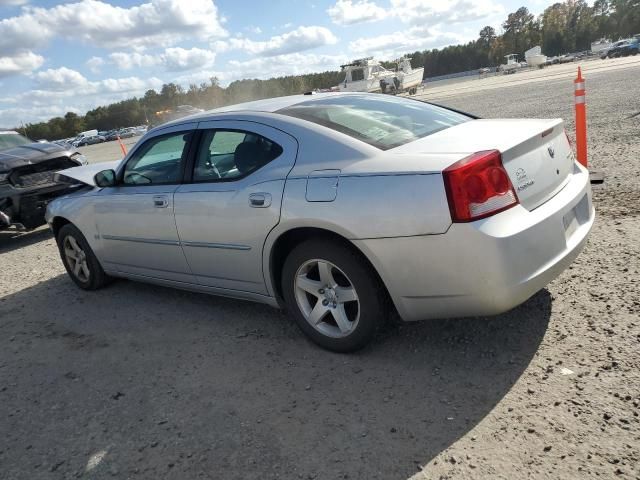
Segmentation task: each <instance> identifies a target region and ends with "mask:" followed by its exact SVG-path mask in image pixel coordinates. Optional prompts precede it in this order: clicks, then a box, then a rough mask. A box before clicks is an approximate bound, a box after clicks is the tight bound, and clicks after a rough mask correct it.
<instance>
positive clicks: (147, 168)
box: [123, 132, 191, 185]
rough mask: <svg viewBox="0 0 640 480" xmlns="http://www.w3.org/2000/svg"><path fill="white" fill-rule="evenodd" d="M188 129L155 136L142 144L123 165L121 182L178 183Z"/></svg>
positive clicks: (185, 151)
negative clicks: (185, 131)
mask: <svg viewBox="0 0 640 480" xmlns="http://www.w3.org/2000/svg"><path fill="white" fill-rule="evenodd" d="M190 136H191V134H190V133H184V132H180V133H173V134H169V135H163V136H161V137H155V138H152V139H150V140H148V141H147V142H145V144H144V145H142V146H141V147H140V148H139V149H138V150H136V152H135V153H134V154H133V156H132V157H131V159H129V161H128V162H127V164H126V165H125V169H124V175H123V182H124V184H125V185H148V184H153V185H157V184H164V183H178V182H179V181H180V179H181V176H182V165H183V164H184V161H185V157H186V154H187V147H188V144H189V137H190Z"/></svg>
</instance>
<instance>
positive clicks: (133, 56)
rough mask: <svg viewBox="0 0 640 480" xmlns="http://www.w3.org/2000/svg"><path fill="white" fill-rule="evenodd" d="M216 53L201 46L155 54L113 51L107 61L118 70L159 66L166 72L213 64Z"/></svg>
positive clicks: (175, 48) (205, 66)
mask: <svg viewBox="0 0 640 480" xmlns="http://www.w3.org/2000/svg"><path fill="white" fill-rule="evenodd" d="M215 59H216V53H215V52H214V51H211V50H204V49H202V48H195V47H194V48H190V49H187V48H180V47H171V48H166V49H165V50H164V52H163V53H158V54H156V55H152V54H147V53H139V52H114V53H111V54H110V55H109V61H110V62H111V63H113V64H114V65H115V66H116V67H117V68H118V69H120V70H131V69H133V68H149V67H156V66H160V67H162V68H163V69H164V70H165V71H168V72H182V71H186V70H193V69H195V68H208V67H211V66H212V65H213V63H214V62H215Z"/></svg>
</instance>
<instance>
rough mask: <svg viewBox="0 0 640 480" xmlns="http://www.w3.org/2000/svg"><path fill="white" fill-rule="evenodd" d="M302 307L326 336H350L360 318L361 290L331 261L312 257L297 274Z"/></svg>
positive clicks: (315, 326) (312, 324)
mask: <svg viewBox="0 0 640 480" xmlns="http://www.w3.org/2000/svg"><path fill="white" fill-rule="evenodd" d="M294 289H295V297H296V302H297V304H298V307H299V308H300V311H301V312H302V315H303V316H304V318H305V319H306V320H307V322H309V324H310V325H311V326H312V327H313V328H315V329H316V330H318V331H319V332H320V333H322V334H323V335H327V336H329V337H333V338H341V337H346V336H347V335H349V334H350V333H351V332H353V330H354V329H355V328H356V326H357V325H358V321H359V319H360V301H359V299H358V293H357V292H356V289H355V287H354V285H353V283H352V282H351V280H349V277H347V275H346V274H345V273H344V272H343V271H342V270H340V269H339V268H338V267H337V266H336V265H334V264H333V263H331V262H329V261H327V260H319V259H314V260H308V261H306V262H305V263H303V264H302V266H300V268H299V269H298V271H297V273H296V275H295V277H294Z"/></svg>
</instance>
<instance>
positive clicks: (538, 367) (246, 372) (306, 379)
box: [0, 66, 640, 479]
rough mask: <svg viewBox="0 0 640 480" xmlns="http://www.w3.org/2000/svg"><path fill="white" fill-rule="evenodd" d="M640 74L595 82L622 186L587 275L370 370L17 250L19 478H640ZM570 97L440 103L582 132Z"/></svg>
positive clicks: (4, 278) (6, 402)
mask: <svg viewBox="0 0 640 480" xmlns="http://www.w3.org/2000/svg"><path fill="white" fill-rule="evenodd" d="M639 75H640V68H639V67H637V66H630V67H628V68H625V69H620V70H615V71H610V72H602V71H600V72H593V73H592V74H591V75H589V76H588V78H587V88H588V91H587V96H588V112H589V118H590V125H589V128H590V130H589V140H590V162H591V163H592V165H593V167H594V168H597V169H601V170H603V171H604V172H605V173H606V175H607V179H606V183H605V184H604V186H602V187H599V188H598V189H597V190H596V191H595V196H594V200H595V205H596V209H597V214H598V218H597V221H596V225H595V227H594V230H593V233H592V235H591V239H590V242H589V244H588V245H587V247H586V249H585V251H584V252H583V254H582V255H581V256H580V257H579V258H578V260H577V261H576V262H575V264H574V265H573V266H572V268H570V269H569V270H567V271H566V272H565V273H563V274H562V275H561V276H560V278H558V279H557V280H556V281H554V282H553V283H552V284H551V285H549V286H548V288H546V289H544V290H542V291H540V292H539V293H538V294H536V295H535V296H534V297H533V298H531V299H530V300H529V301H527V302H526V303H525V304H523V305H521V306H520V307H518V308H516V309H514V310H513V311H511V312H509V313H506V314H504V315H500V316H497V317H492V318H471V319H461V320H442V321H432V322H422V323H415V324H407V325H401V326H395V327H390V328H388V329H387V330H386V331H385V332H384V333H383V334H382V335H381V336H380V338H378V339H377V341H376V342H375V343H374V344H373V345H372V346H371V347H370V348H368V349H366V350H365V351H362V352H360V353H358V354H355V355H337V354H332V353H328V352H325V351H323V350H320V349H318V348H316V347H314V346H312V345H311V344H310V343H309V342H307V341H306V340H305V339H304V338H303V337H302V336H301V335H300V334H299V333H298V331H297V329H296V327H295V326H294V325H293V324H292V323H291V322H290V321H289V320H288V319H287V318H286V317H285V316H284V315H283V314H282V313H280V312H278V311H276V310H273V309H270V308H269V307H265V306H262V305H254V304H250V303H243V302H239V301H234V300H228V299H221V298H215V297H209V296H205V295H199V294H192V293H186V292H180V291H175V290H168V289H164V288H160V287H155V286H149V285H143V284H136V283H132V282H127V281H119V282H116V283H114V284H113V285H112V286H110V287H109V288H106V289H104V290H101V291H98V292H94V293H86V292H83V291H80V290H79V289H77V288H76V287H75V286H74V285H73V284H72V283H71V282H70V280H68V279H67V278H66V276H65V274H64V271H63V268H62V266H61V264H60V261H59V260H58V256H57V251H56V248H55V244H54V241H53V239H52V237H51V236H50V234H49V233H48V232H47V231H46V230H44V229H40V230H37V231H35V232H31V233H27V234H21V235H16V234H12V233H8V232H4V233H0V255H1V257H0V258H1V259H2V270H1V272H2V274H1V278H0V297H1V298H0V327H1V328H2V336H1V337H0V431H1V432H3V434H4V435H3V436H2V438H1V439H0V471H2V472H3V473H2V478H6V479H40V478H46V479H49V478H51V479H63V478H64V479H67V478H74V477H83V478H152V479H156V478H171V479H172V478H175V479H185V478H211V479H214V478H216V479H217V478H224V479H253V478H256V479H257V478H260V479H271V478H281V479H290V478H303V479H338V478H350V479H377V478H379V479H406V478H408V477H411V476H413V475H415V479H454V478H455V479H458V478H482V479H484V478H503V479H514V478H525V477H526V478H534V479H548V478H561V479H569V478H576V479H578V478H579V479H583V478H595V477H598V478H629V479H631V478H636V479H637V478H640V467H639V462H638V460H639V458H640V433H639V429H638V426H639V419H638V414H639V412H640V403H639V402H640V398H639V397H640V380H639V376H640V370H639V367H640V353H639V347H640V325H639V324H640V320H639V315H638V312H639V310H640V293H639V291H640V288H639V285H638V279H639V275H638V268H639V257H640V242H638V238H639V237H640V226H639V223H638V216H639V213H640V201H639V200H640V180H639V178H640V175H639V173H640V172H639V168H640V167H639V164H638V158H640V146H639V144H638V141H637V139H638V133H639V132H640V129H639V127H640V125H639V123H640V116H639V115H637V113H638V112H639V111H640V100H639V99H638V96H637V79H638V76H639ZM572 89H573V85H572V82H571V81H570V80H567V79H566V78H565V79H556V80H546V81H544V82H538V83H536V84H531V85H517V86H511V87H504V88H500V89H490V90H485V91H477V92H475V93H474V92H467V93H464V94H460V95H457V96H455V97H450V96H446V95H443V97H442V99H441V101H442V102H443V103H446V104H448V105H451V106H455V107H458V108H461V109H464V110H468V111H470V112H474V113H477V114H479V115H481V116H485V117H504V116H507V117H563V118H565V119H570V118H571V117H572V100H573V99H572V94H573V92H572ZM435 100H438V98H435ZM634 115H636V116H634ZM568 124H569V128H570V129H571V128H572V122H571V121H569V122H568ZM116 146H117V145H116ZM101 148H108V147H105V146H101ZM114 155H117V153H116V154H114Z"/></svg>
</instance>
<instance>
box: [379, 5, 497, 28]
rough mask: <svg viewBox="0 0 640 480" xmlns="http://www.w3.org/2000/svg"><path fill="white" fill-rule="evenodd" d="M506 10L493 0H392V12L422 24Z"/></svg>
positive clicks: (433, 23)
mask: <svg viewBox="0 0 640 480" xmlns="http://www.w3.org/2000/svg"><path fill="white" fill-rule="evenodd" d="M503 12H504V7H503V6H502V5H500V4H498V3H495V2H494V1H493V0H453V1H448V2H436V1H433V0H391V13H392V14H393V15H394V16H397V17H398V18H399V19H400V20H402V21H404V22H409V23H413V24H415V25H420V26H423V27H425V26H434V25H438V24H453V23H461V22H467V21H473V20H481V19H483V18H487V17H490V16H492V15H496V14H500V13H503Z"/></svg>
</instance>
